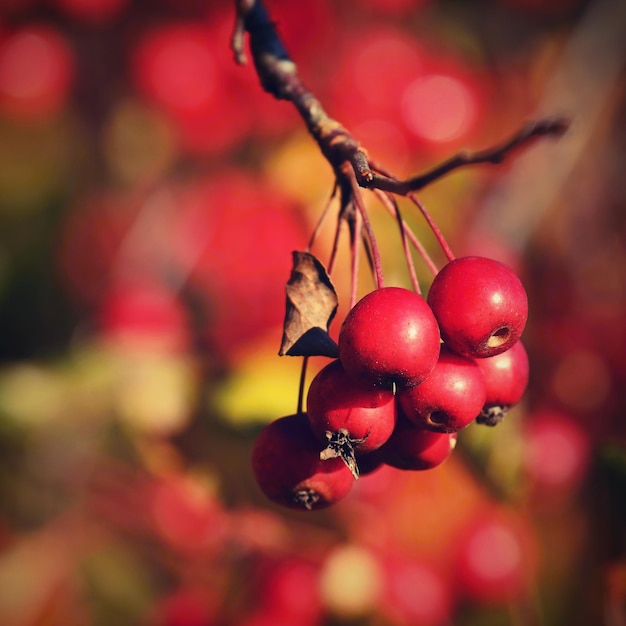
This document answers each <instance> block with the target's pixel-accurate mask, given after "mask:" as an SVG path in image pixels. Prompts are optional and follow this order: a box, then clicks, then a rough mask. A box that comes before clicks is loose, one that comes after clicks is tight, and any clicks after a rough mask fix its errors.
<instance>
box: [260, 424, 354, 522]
mask: <svg viewBox="0 0 626 626" xmlns="http://www.w3.org/2000/svg"><path fill="white" fill-rule="evenodd" d="M322 447H323V445H322V444H320V442H319V440H318V439H317V438H316V437H315V435H314V434H313V431H312V430H311V427H310V425H309V421H308V419H307V417H306V415H304V414H294V415H288V416H286V417H281V418H279V419H277V420H274V421H273V422H270V423H269V424H267V425H266V426H265V427H264V428H263V430H261V432H260V433H259V435H258V437H257V439H256V441H255V444H254V447H253V449H252V471H253V474H254V477H255V479H256V481H257V483H258V485H259V487H260V488H261V491H262V492H263V493H264V494H265V495H266V496H267V498H268V499H269V500H271V501H272V502H274V503H276V504H280V505H282V506H285V507H288V508H291V509H299V510H308V511H311V510H316V509H321V508H325V507H327V506H330V505H331V504H334V503H335V502H337V501H338V500H341V498H343V497H344V496H345V495H347V493H348V492H349V491H350V489H351V488H352V485H353V483H354V478H353V476H352V473H351V472H350V470H349V469H348V467H347V466H346V464H345V463H344V462H343V461H342V460H341V459H340V458H334V459H327V460H321V459H320V452H321V450H322Z"/></svg>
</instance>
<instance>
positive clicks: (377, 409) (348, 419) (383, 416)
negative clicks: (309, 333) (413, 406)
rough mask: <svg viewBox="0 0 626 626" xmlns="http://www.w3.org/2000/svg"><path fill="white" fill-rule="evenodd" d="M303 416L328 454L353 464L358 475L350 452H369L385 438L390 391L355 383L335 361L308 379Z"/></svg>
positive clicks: (390, 419)
mask: <svg viewBox="0 0 626 626" xmlns="http://www.w3.org/2000/svg"><path fill="white" fill-rule="evenodd" d="M307 415H308V418H309V422H310V424H311V428H312V429H313V432H314V433H315V435H316V436H317V437H318V439H320V440H322V441H326V442H327V443H328V448H327V451H328V453H329V454H330V455H331V456H332V455H333V454H335V456H337V455H338V456H340V457H341V458H343V459H344V461H345V462H346V463H348V466H352V465H351V464H354V471H355V473H356V476H358V468H357V467H356V464H355V463H354V454H355V453H357V452H358V453H366V452H371V451H372V450H375V449H376V448H379V447H380V446H381V445H382V444H383V443H385V441H387V439H389V436H390V435H391V433H392V431H393V428H394V426H395V424H396V403H395V398H394V394H393V392H392V391H391V390H388V389H380V388H377V387H363V386H362V385H358V384H357V383H355V382H354V381H353V380H352V379H351V378H350V377H349V376H348V375H347V374H346V372H345V370H344V369H343V367H342V365H341V362H340V361H339V360H335V361H332V362H331V363H329V364H328V365H327V366H326V367H324V368H323V369H322V370H320V371H319V372H318V374H317V375H316V376H315V378H314V379H313V381H312V382H311V386H310V387H309V392H308V394H307Z"/></svg>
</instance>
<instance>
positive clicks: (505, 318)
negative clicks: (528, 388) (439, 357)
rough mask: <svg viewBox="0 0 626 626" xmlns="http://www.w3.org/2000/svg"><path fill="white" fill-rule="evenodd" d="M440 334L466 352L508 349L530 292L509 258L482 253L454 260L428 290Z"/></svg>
mask: <svg viewBox="0 0 626 626" xmlns="http://www.w3.org/2000/svg"><path fill="white" fill-rule="evenodd" d="M428 304H430V306H431V308H432V310H433V313H434V314H435V317H436V318H437V322H438V323H439V327H440V329H441V336H442V338H443V341H444V343H445V344H447V345H448V347H449V348H451V349H452V350H454V351H455V352H458V353H459V354H463V355H465V356H470V357H475V358H485V357H489V356H494V355H496V354H499V353H500V352H504V351H505V350H508V349H509V348H510V347H511V346H513V344H514V343H515V342H516V341H517V340H518V339H519V338H520V336H521V334H522V332H523V330H524V327H525V326H526V320H527V318H528V297H527V295H526V291H525V289H524V286H523V285H522V283H521V281H520V279H519V278H518V277H517V275H516V274H515V273H514V272H513V270H512V269H510V268H509V267H508V266H507V265H505V264H504V263H500V262H499V261H495V260H493V259H487V258H484V257H477V256H466V257H460V258H458V259H455V260H453V261H450V262H449V263H448V264H447V265H446V266H445V267H443V269H442V270H441V271H440V272H439V273H438V274H437V275H436V276H435V279H434V280H433V283H432V285H431V287H430V291H429V293H428Z"/></svg>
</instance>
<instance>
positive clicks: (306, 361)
mask: <svg viewBox="0 0 626 626" xmlns="http://www.w3.org/2000/svg"><path fill="white" fill-rule="evenodd" d="M308 364H309V357H308V356H305V357H304V358H303V359H302V367H301V368H300V384H299V385H298V415H302V413H304V389H305V387H306V370H307V365H308Z"/></svg>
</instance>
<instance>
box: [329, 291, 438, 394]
mask: <svg viewBox="0 0 626 626" xmlns="http://www.w3.org/2000/svg"><path fill="white" fill-rule="evenodd" d="M338 344H339V360H340V361H341V363H342V365H343V367H344V369H345V370H346V372H347V373H348V375H349V376H350V377H351V378H352V379H353V380H354V381H356V382H358V383H359V384H363V385H372V386H379V387H386V388H391V387H392V385H393V384H394V383H395V384H396V385H397V386H399V387H411V386H413V385H417V384H419V383H420V382H421V381H422V380H424V379H425V378H426V377H427V376H428V375H429V374H430V372H431V371H432V369H433V367H435V363H436V362H437V359H438V357H439V348H440V339H439V328H438V326H437V320H436V319H435V316H434V315H433V312H432V311H431V309H430V307H429V306H428V304H427V303H426V301H425V300H424V298H422V296H420V295H419V294H417V293H415V292H413V291H410V290H408V289H404V288H401V287H383V288H380V289H376V290H375V291H372V292H370V293H368V294H367V295H366V296H364V297H363V298H362V299H361V300H359V302H357V303H356V305H355V306H354V307H353V308H352V309H351V310H350V312H349V313H348V315H346V318H345V320H344V322H343V324H342V327H341V330H340V331H339V337H338Z"/></svg>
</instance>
